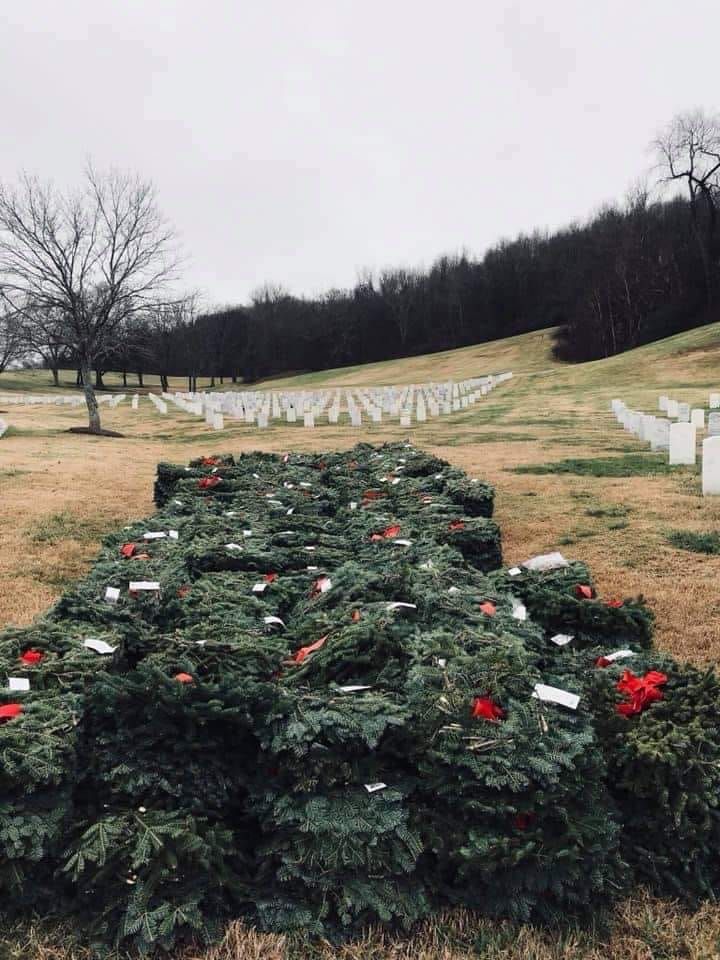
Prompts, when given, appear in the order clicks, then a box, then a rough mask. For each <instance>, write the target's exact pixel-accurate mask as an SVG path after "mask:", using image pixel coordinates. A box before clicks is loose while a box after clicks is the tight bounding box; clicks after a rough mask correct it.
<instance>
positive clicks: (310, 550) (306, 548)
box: [303, 547, 317, 553]
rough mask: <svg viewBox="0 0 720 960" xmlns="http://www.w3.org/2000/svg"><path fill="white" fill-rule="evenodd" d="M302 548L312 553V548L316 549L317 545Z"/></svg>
mask: <svg viewBox="0 0 720 960" xmlns="http://www.w3.org/2000/svg"><path fill="white" fill-rule="evenodd" d="M303 550H308V551H309V552H310V553H312V552H313V551H314V550H317V547H303Z"/></svg>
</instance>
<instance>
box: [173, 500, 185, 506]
mask: <svg viewBox="0 0 720 960" xmlns="http://www.w3.org/2000/svg"><path fill="white" fill-rule="evenodd" d="M173 503H174V504H175V506H176V507H181V506H182V505H183V502H182V500H173Z"/></svg>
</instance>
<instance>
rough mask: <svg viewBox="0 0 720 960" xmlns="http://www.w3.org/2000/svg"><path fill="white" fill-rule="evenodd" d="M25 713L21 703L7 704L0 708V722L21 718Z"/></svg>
mask: <svg viewBox="0 0 720 960" xmlns="http://www.w3.org/2000/svg"><path fill="white" fill-rule="evenodd" d="M22 712H23V708H22V704H21V703H6V704H5V706H3V707H0V720H12V719H13V717H19V716H20V714H21V713H22Z"/></svg>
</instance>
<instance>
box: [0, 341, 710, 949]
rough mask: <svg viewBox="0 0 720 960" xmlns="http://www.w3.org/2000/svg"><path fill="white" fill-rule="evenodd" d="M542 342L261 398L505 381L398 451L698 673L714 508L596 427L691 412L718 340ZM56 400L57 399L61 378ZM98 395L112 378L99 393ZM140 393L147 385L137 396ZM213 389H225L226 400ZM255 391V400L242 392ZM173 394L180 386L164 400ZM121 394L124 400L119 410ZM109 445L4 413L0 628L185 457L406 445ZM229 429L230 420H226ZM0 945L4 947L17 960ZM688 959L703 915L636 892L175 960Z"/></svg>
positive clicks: (152, 440) (378, 432) (24, 944)
mask: <svg viewBox="0 0 720 960" xmlns="http://www.w3.org/2000/svg"><path fill="white" fill-rule="evenodd" d="M550 345H551V341H550V336H549V334H548V332H547V331H545V332H542V333H534V334H526V335H523V336H519V337H514V338H511V339H507V340H502V341H497V342H495V343H489V344H481V345H478V346H474V347H468V348H466V349H463V350H458V351H452V352H448V353H442V354H436V355H433V356H425V357H418V358H411V359H408V360H397V361H389V362H386V363H379V364H372V365H369V366H366V367H353V368H345V369H341V370H335V371H328V372H325V373H322V374H307V375H302V376H298V377H295V378H288V379H284V380H274V381H272V382H271V383H270V384H269V385H270V386H273V387H276V386H277V387H295V386H297V387H318V386H322V385H331V386H340V385H361V384H364V385H368V384H386V383H387V384H389V383H413V382H416V383H418V382H422V381H426V380H441V379H443V378H450V377H452V378H455V379H461V378H465V377H470V376H479V375H482V374H485V373H499V372H502V371H504V370H512V371H513V373H514V375H515V376H514V379H513V380H512V381H509V382H508V383H506V384H503V385H502V386H501V387H499V388H498V389H497V390H496V391H495V392H494V393H492V394H491V395H490V396H489V397H488V398H486V399H485V400H484V401H482V402H480V403H478V404H477V405H476V406H475V407H474V408H470V409H468V410H466V411H462V412H460V413H457V414H453V415H451V416H447V417H440V418H437V419H435V420H433V421H430V422H428V423H425V424H419V425H417V426H413V428H412V430H411V431H410V435H411V438H412V439H413V441H414V442H415V443H417V444H418V445H420V446H422V447H425V448H427V449H429V450H432V451H433V452H435V453H437V454H439V455H440V456H442V457H445V458H446V459H448V460H450V461H451V462H452V463H454V464H457V465H458V466H459V467H461V468H462V469H464V470H466V471H468V473H469V474H470V475H471V476H480V477H484V478H487V479H489V480H490V481H491V482H492V483H493V484H494V485H495V487H496V491H497V499H496V517H497V519H498V521H499V523H500V526H501V529H502V534H503V545H504V555H505V560H506V561H507V562H508V563H512V562H520V561H522V560H525V559H526V558H527V557H528V556H531V555H532V554H536V553H540V552H546V551H548V550H552V549H559V550H561V551H562V552H563V553H564V554H565V555H566V556H568V557H572V558H577V559H580V560H584V561H586V562H587V563H588V564H589V566H590V568H591V570H592V573H593V575H594V579H595V581H596V583H597V585H598V588H599V589H600V591H601V593H602V594H603V595H605V596H630V595H635V594H643V595H644V596H645V597H646V599H647V600H648V602H649V603H650V605H651V606H652V608H653V609H654V611H655V613H656V615H657V641H658V644H659V646H660V647H662V648H663V649H665V650H668V651H669V652H671V653H673V654H674V655H676V656H678V657H679V658H681V659H688V660H692V661H693V662H695V663H715V662H716V661H717V659H718V655H719V654H720V603H719V602H718V600H717V586H716V585H717V583H718V581H719V580H720V553H719V552H718V549H707V547H708V544H710V545H711V547H712V545H713V544H715V545H717V537H710V538H708V537H705V536H703V535H704V534H713V533H714V532H715V531H717V530H718V522H719V521H720V498H718V499H703V498H702V496H701V494H700V482H699V473H698V469H697V468H693V467H677V468H676V467H673V468H671V469H670V468H668V467H667V466H666V465H664V463H663V460H662V458H660V457H657V456H656V455H653V454H650V453H649V452H648V451H647V447H646V445H645V444H641V443H640V442H639V441H636V440H635V439H634V438H632V437H630V436H629V435H628V434H627V433H625V432H624V431H623V430H622V428H621V427H620V426H619V425H618V424H617V423H616V422H615V420H614V418H613V417H612V416H611V415H610V413H609V409H608V408H609V403H610V400H611V399H612V398H613V397H620V398H621V399H623V400H625V401H626V403H628V405H630V406H636V407H638V408H640V409H645V410H647V411H654V410H656V409H657V397H658V394H659V393H668V394H670V395H672V396H673V397H675V398H677V399H680V400H686V401H688V402H690V403H691V404H694V405H698V406H704V405H706V403H707V394H708V392H709V391H710V390H717V389H720V324H713V325H711V326H707V327H703V328H701V329H698V330H694V331H691V332H689V333H684V334H681V335H679V336H677V337H673V338H670V339H668V340H664V341H661V342H660V343H657V344H652V345H650V346H647V347H643V348H640V349H639V350H636V351H633V352H631V353H627V354H624V355H622V356H619V357H615V358H612V359H609V360H604V361H597V362H594V363H589V364H584V365H580V366H565V365H560V364H557V363H555V362H554V361H553V360H552V358H551V356H550ZM63 379H64V381H70V382H74V378H72V379H71V375H70V374H69V373H68V374H66V375H64V377H63ZM105 379H106V382H107V383H108V386H113V387H115V386H116V384H117V382H118V381H117V378H115V377H113V376H107V377H106V378H105ZM147 382H148V383H149V384H151V383H152V381H151V380H150V379H148V381H147ZM227 386H228V385H227V384H226V388H227ZM260 386H263V385H260ZM175 387H177V389H183V387H184V381H182V380H178V381H176V382H175V383H171V389H173V388H175ZM15 390H25V391H34V392H53V388H52V387H51V380H50V378H49V375H48V374H46V373H43V372H33V373H26V372H19V373H6V374H3V375H1V376H0V397H1V396H2V395H3V394H6V393H8V392H10V391H15ZM132 391H133V387H132V386H130V387H129V388H128V391H127V392H132ZM103 413H104V426H107V427H109V428H111V429H115V430H119V431H122V432H123V433H124V434H125V437H124V438H123V439H112V440H111V439H104V438H102V439H101V438H91V437H87V436H78V435H73V434H68V433H67V432H66V431H67V429H68V428H69V427H71V426H76V425H81V424H82V423H83V417H84V414H83V411H82V408H80V409H78V410H74V411H69V410H64V409H61V408H55V407H52V408H42V409H41V408H29V407H28V408H25V407H20V406H17V407H16V406H12V405H8V406H6V407H3V406H2V402H1V401H0V417H3V418H4V419H5V420H7V421H8V422H9V423H10V424H11V428H10V430H9V432H8V434H6V436H5V437H4V438H3V439H2V440H0V625H4V624H10V623H12V624H24V623H27V622H29V621H30V620H31V619H32V618H33V617H34V616H36V615H37V614H38V613H40V612H41V611H42V610H43V609H44V608H45V607H47V606H48V605H49V604H50V603H51V602H52V601H53V600H54V599H55V598H56V597H57V596H58V595H59V594H60V593H61V591H62V589H63V587H64V586H65V585H66V584H67V583H69V582H71V581H73V580H74V579H76V578H77V577H78V576H79V575H81V574H82V573H83V571H84V570H85V569H87V567H88V566H89V565H90V563H91V561H92V559H93V556H94V553H95V551H96V548H97V545H98V542H99V540H100V539H101V538H102V536H103V534H104V533H105V532H106V531H109V530H111V529H113V528H115V527H117V526H119V525H122V524H125V523H127V522H129V521H130V520H132V519H135V518H138V517H141V516H144V515H146V514H148V513H150V512H151V511H152V509H153V507H152V499H151V496H152V480H153V475H154V468H155V464H156V462H157V461H158V460H163V459H165V460H173V461H182V462H184V461H187V460H188V459H190V458H191V457H193V456H197V455H199V454H201V453H210V452H218V451H231V452H238V451H240V450H250V449H255V448H258V447H262V448H263V449H268V450H276V451H283V450H287V449H310V448H314V449H323V448H337V447H346V446H350V445H352V444H353V443H355V442H356V441H357V440H369V441H384V440H389V439H398V438H401V437H403V436H406V435H408V432H409V431H408V430H407V428H405V429H403V428H401V427H400V426H399V424H398V423H396V422H395V423H390V424H382V425H377V426H364V427H363V428H362V429H359V430H351V429H350V428H349V427H345V426H341V427H334V426H324V427H318V428H316V429H315V430H314V431H310V430H305V429H304V428H303V427H302V426H282V427H280V426H278V427H272V428H270V429H269V430H266V431H262V432H260V431H258V430H257V429H256V428H254V427H248V426H245V425H242V426H232V425H230V426H229V427H228V429H226V430H225V431H224V432H222V433H219V434H213V433H212V432H210V431H207V429H206V428H205V426H204V424H203V423H202V422H201V421H199V420H198V419H197V418H192V417H189V416H187V415H184V414H182V413H180V412H174V411H172V410H171V412H170V413H169V414H168V416H167V417H161V416H160V415H158V414H157V413H156V412H155V411H154V409H153V407H152V406H151V404H150V402H149V401H147V400H143V401H142V402H141V406H140V410H139V411H138V412H137V413H133V412H132V411H131V410H130V406H129V404H128V403H125V404H122V405H121V406H120V407H118V408H117V409H116V410H114V411H103ZM226 422H227V423H229V421H226ZM16 941H17V944H16V945H14V944H15V942H16ZM6 956H7V957H8V958H13V960H14V958H20V957H22V958H23V960H25V958H27V960H40V958H46V960H50V958H54V960H55V958H56V960H70V958H71V957H74V958H75V957H76V958H78V960H79V958H83V960H85V957H87V956H89V955H87V954H84V953H83V952H82V951H80V950H79V949H77V948H74V947H72V946H69V945H68V944H67V938H66V937H64V936H63V935H62V933H61V932H57V933H56V934H47V933H44V932H39V931H38V930H34V929H28V928H27V927H25V928H23V929H22V931H21V932H19V933H13V932H10V931H8V933H7V936H6V937H5V941H4V942H0V958H2V960H4V958H5V957H6ZM190 957H192V958H200V957H202V958H204V960H230V958H233V960H234V958H243V960H245V958H258V960H276V958H277V960H281V958H282V960H291V958H292V960H295V958H300V957H309V958H317V960H320V958H322V960H329V958H331V957H341V958H345V960H355V958H360V957H363V958H370V957H372V958H376V957H377V958H379V960H466V958H470V957H487V958H493V960H510V958H521V957H522V958H530V960H546V958H547V960H551V958H552V960H559V958H563V960H566V958H567V960H570V958H573V960H575V958H578V960H595V958H601V957H602V958H622V960H660V958H668V960H669V958H675V957H687V958H692V960H701V958H702V960H705V958H712V957H720V908H717V907H714V906H711V905H707V906H705V907H703V908H702V909H701V910H700V911H699V912H697V913H695V914H690V913H684V912H682V911H680V910H679V909H678V908H677V906H676V905H674V904H670V903H664V902H658V901H652V900H650V899H648V898H647V897H645V896H644V895H643V894H641V893H639V894H638V896H637V897H636V898H633V899H632V900H631V901H629V902H628V903H626V904H624V905H623V906H622V908H620V909H619V910H618V911H616V912H615V914H614V915H613V916H612V917H611V918H610V920H609V922H608V925H607V926H606V927H603V928H602V929H597V930H595V931H577V930H573V931H564V932H558V931H535V930H532V929H529V928H524V929H519V928H515V927H509V926H503V925H497V924H496V925H489V924H486V923H478V922H477V921H475V920H473V919H472V918H470V917H468V916H467V915H466V914H455V915H453V916H449V917H444V918H440V919H438V920H437V921H435V922H433V923H432V924H430V925H428V926H427V927H423V928H422V929H421V930H420V931H418V932H417V934H416V935H415V936H414V937H413V938H412V939H410V940H398V941H392V940H388V939H387V938H382V937H381V936H379V935H371V936H369V938H368V939H367V940H364V941H362V942H357V943H354V944H351V945H348V947H347V948H344V949H342V950H339V949H337V948H334V947H330V946H329V945H325V946H323V945H314V946H312V947H311V946H309V945H308V944H306V943H303V942H302V941H293V940H287V941H286V940H285V939H284V938H280V937H258V936H255V935H254V934H252V933H251V932H249V931H245V930H243V929H242V928H241V927H239V926H236V927H233V928H232V929H231V931H230V932H229V934H228V938H227V941H226V943H225V944H224V945H222V946H221V947H219V948H217V949H216V950H210V951H207V952H205V953H202V952H201V951H196V952H190V953H188V954H187V955H186V957H184V958H183V960H190Z"/></svg>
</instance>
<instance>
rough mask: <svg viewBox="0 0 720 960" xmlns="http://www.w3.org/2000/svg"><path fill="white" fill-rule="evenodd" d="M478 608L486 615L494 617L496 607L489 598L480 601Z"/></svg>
mask: <svg viewBox="0 0 720 960" xmlns="http://www.w3.org/2000/svg"><path fill="white" fill-rule="evenodd" d="M480 609H481V610H482V612H483V613H484V614H486V615H487V616H488V617H494V616H495V614H496V613H497V607H496V606H495V604H494V603H492V601H490V600H486V601H485V602H484V603H481V604H480Z"/></svg>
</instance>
